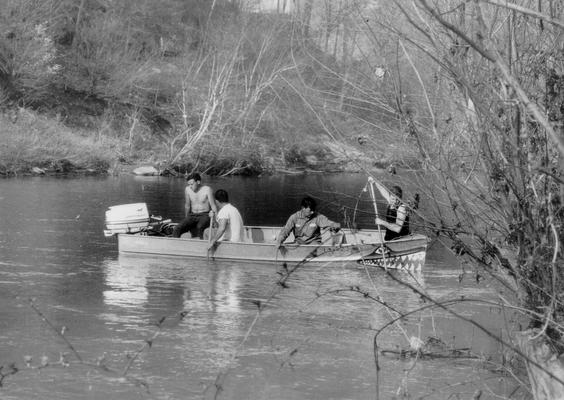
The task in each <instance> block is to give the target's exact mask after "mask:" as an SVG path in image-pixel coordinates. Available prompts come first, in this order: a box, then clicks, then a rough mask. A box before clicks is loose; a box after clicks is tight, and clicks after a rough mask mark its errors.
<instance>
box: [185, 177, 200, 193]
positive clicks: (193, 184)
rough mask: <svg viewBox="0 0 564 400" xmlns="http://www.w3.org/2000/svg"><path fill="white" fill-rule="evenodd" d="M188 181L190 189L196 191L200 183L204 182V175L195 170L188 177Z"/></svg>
mask: <svg viewBox="0 0 564 400" xmlns="http://www.w3.org/2000/svg"><path fill="white" fill-rule="evenodd" d="M186 181H187V183H188V186H189V187H190V189H192V190H193V191H194V192H195V191H196V190H198V189H199V188H200V185H201V184H202V177H201V176H200V174H198V173H196V172H194V173H192V174H190V175H188V176H187V177H186Z"/></svg>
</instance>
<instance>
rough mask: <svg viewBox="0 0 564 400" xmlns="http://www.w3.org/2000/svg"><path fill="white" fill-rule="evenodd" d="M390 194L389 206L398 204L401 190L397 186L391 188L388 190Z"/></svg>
mask: <svg viewBox="0 0 564 400" xmlns="http://www.w3.org/2000/svg"><path fill="white" fill-rule="evenodd" d="M390 192H391V194H392V196H391V198H390V204H392V205H393V204H399V203H400V201H401V196H402V194H403V191H402V190H401V188H400V187H399V186H397V185H396V186H392V188H391V189H390Z"/></svg>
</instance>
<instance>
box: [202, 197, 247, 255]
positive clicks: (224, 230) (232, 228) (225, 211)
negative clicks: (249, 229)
mask: <svg viewBox="0 0 564 400" xmlns="http://www.w3.org/2000/svg"><path fill="white" fill-rule="evenodd" d="M214 197H215V201H216V203H217V208H218V209H219V212H218V213H217V222H218V225H219V226H218V228H217V231H216V232H213V235H212V238H211V241H210V246H209V247H210V248H212V247H213V246H215V244H216V243H217V242H218V241H231V242H244V241H245V231H244V226H243V218H241V214H240V213H239V210H237V209H236V208H235V207H233V205H232V204H231V203H229V195H228V194H227V192H226V191H225V190H223V189H219V190H217V191H216V192H215V195H214Z"/></svg>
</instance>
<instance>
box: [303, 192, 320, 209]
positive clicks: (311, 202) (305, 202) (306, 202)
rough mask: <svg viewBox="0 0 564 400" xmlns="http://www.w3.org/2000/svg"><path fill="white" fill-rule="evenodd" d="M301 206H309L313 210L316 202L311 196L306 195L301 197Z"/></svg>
mask: <svg viewBox="0 0 564 400" xmlns="http://www.w3.org/2000/svg"><path fill="white" fill-rule="evenodd" d="M302 208H309V209H310V210H311V211H315V210H316V208H317V203H316V202H315V200H314V199H312V198H311V197H309V196H306V197H304V198H303V199H302Z"/></svg>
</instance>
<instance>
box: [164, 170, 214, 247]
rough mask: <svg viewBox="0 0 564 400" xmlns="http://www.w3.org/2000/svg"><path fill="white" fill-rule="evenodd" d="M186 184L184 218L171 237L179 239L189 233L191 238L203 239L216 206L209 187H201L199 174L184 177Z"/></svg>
mask: <svg viewBox="0 0 564 400" xmlns="http://www.w3.org/2000/svg"><path fill="white" fill-rule="evenodd" d="M186 180H187V181H188V184H187V186H186V190H185V191H184V193H185V196H186V205H185V210H186V214H185V218H184V219H183V220H182V221H180V223H179V224H178V225H176V226H175V227H174V230H173V232H172V236H173V237H177V238H178V237H180V235H182V234H183V233H184V232H188V231H190V233H191V234H192V237H195V236H198V237H199V238H200V239H203V238H204V230H205V229H206V228H207V227H209V226H210V218H213V215H214V214H215V213H217V205H216V204H215V198H214V196H213V192H212V190H211V188H210V187H209V186H203V185H202V178H201V177H200V174H197V173H194V174H190V175H188V176H187V177H186Z"/></svg>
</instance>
